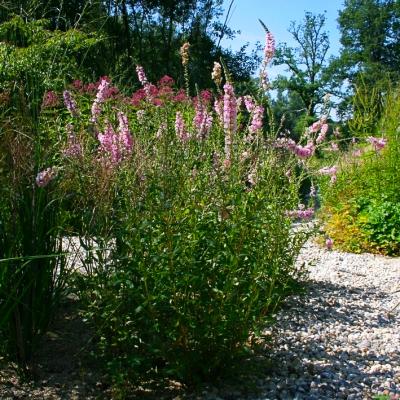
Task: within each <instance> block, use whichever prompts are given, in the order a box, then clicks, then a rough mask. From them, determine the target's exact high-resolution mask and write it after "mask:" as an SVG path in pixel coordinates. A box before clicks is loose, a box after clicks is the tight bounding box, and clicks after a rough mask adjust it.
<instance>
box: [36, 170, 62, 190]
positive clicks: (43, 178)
mask: <svg viewBox="0 0 400 400" xmlns="http://www.w3.org/2000/svg"><path fill="white" fill-rule="evenodd" d="M56 176H57V170H56V169H55V168H54V167H49V168H46V169H44V170H43V171H40V172H39V173H38V174H37V175H36V185H37V186H39V187H45V186H47V185H48V184H49V183H50V181H52V180H53V179H54V178H55V177H56Z"/></svg>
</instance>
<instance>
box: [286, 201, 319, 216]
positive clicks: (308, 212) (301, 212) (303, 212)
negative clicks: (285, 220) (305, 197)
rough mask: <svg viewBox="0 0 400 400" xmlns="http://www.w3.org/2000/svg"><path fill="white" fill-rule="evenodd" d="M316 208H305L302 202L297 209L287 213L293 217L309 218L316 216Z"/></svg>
mask: <svg viewBox="0 0 400 400" xmlns="http://www.w3.org/2000/svg"><path fill="white" fill-rule="evenodd" d="M314 213H315V211H314V209H313V208H312V207H309V208H305V206H304V204H300V205H299V208H298V209H297V210H290V211H289V210H288V211H286V212H285V215H286V216H287V217H289V218H293V219H304V220H309V219H311V218H312V217H313V216H314Z"/></svg>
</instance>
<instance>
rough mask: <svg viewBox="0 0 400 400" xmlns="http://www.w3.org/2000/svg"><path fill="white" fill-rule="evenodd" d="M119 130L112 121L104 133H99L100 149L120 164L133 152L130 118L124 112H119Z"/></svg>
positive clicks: (114, 162)
mask: <svg viewBox="0 0 400 400" xmlns="http://www.w3.org/2000/svg"><path fill="white" fill-rule="evenodd" d="M118 122H119V126H118V132H115V131H114V128H113V127H112V125H111V124H110V123H108V124H107V128H106V130H105V132H104V133H99V134H98V137H97V138H98V140H99V142H100V149H101V151H102V152H104V153H105V154H106V155H107V156H108V157H109V159H110V161H111V163H112V164H118V163H120V162H121V161H122V160H123V159H125V158H126V157H127V156H129V155H130V154H131V153H132V148H133V139H132V135H131V133H130V131H129V126H128V119H127V117H126V115H125V114H124V113H122V112H119V113H118Z"/></svg>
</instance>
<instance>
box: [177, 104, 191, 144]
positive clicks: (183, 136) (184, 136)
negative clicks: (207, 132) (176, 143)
mask: <svg viewBox="0 0 400 400" xmlns="http://www.w3.org/2000/svg"><path fill="white" fill-rule="evenodd" d="M175 132H176V135H177V136H178V138H179V139H180V140H181V141H182V142H186V141H187V140H188V139H189V135H188V133H187V130H186V127H185V121H184V120H183V116H182V113H181V112H179V111H178V112H177V113H176V116H175Z"/></svg>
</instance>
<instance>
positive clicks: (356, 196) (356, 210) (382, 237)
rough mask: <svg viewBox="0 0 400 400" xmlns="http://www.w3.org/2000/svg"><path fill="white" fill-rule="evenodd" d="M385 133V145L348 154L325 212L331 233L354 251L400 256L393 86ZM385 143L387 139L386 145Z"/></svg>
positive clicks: (397, 108) (399, 152)
mask: <svg viewBox="0 0 400 400" xmlns="http://www.w3.org/2000/svg"><path fill="white" fill-rule="evenodd" d="M382 114H383V117H382V119H381V121H380V126H379V131H380V132H382V135H383V136H384V137H385V138H386V139H385V140H387V145H386V146H382V147H384V148H381V149H377V148H375V147H374V141H373V140H371V139H370V142H371V146H360V145H353V146H352V147H350V152H353V153H356V158H350V157H345V158H344V159H343V160H342V163H341V165H340V167H339V170H340V174H339V175H338V180H337V182H336V185H334V186H326V187H325V190H324V191H323V198H324V199H323V200H324V201H323V204H324V207H323V210H322V212H321V216H322V218H323V219H324V221H325V223H326V232H327V234H328V235H329V236H331V237H332V238H333V239H334V240H335V242H336V244H338V245H339V247H341V248H343V249H345V250H349V251H357V252H360V251H370V252H374V253H383V254H389V255H398V254H399V250H400V249H399V235H398V234H399V226H400V219H399V211H398V210H399V204H400V196H399V190H398V182H399V179H400V168H399V165H398V160H399V156H400V145H399V124H398V116H399V115H400V99H399V92H398V90H395V89H392V90H391V91H390V92H389V93H388V94H387V97H386V99H385V107H384V108H383V112H382ZM383 143H384V141H382V145H383Z"/></svg>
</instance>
